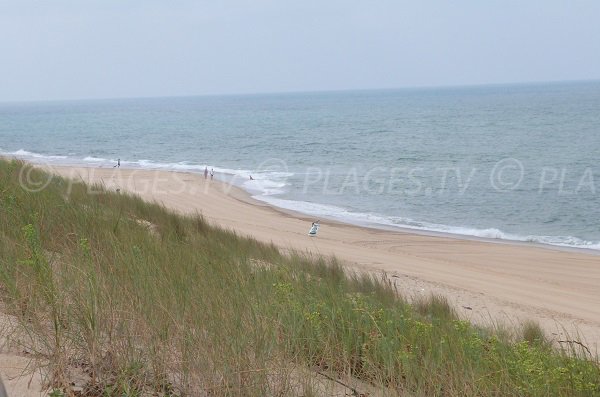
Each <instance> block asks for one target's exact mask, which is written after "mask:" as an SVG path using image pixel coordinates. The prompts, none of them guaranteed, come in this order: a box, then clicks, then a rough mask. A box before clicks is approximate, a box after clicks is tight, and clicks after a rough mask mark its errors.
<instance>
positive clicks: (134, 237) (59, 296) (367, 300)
mask: <svg viewBox="0 0 600 397" xmlns="http://www.w3.org/2000/svg"><path fill="white" fill-rule="evenodd" d="M25 174H26V175H27V177H28V183H31V182H35V181H36V180H39V181H45V180H47V178H48V176H47V175H46V174H44V173H43V172H41V171H37V170H31V169H29V166H27V165H25V164H23V163H21V162H17V161H10V162H9V161H0V293H1V294H2V295H1V297H0V299H2V301H3V302H4V304H5V307H6V308H7V309H6V310H8V311H9V312H10V314H12V315H14V316H16V318H18V319H19V320H20V321H19V323H20V326H21V327H22V328H23V330H24V331H26V332H25V335H27V337H21V343H23V344H24V346H25V347H26V348H27V349H28V350H29V351H31V352H32V353H34V355H35V357H37V358H39V362H40V364H41V365H46V366H47V371H46V373H47V374H48V387H49V388H53V389H54V392H55V395H62V394H63V393H64V395H85V396H145V395H160V396H203V395H207V396H208V395H210V396H226V395H227V396H288V395H290V396H291V395H298V396H301V395H306V396H308V395H319V394H318V393H317V392H315V391H314V389H313V387H312V386H311V382H310V379H309V376H308V375H306V374H310V373H313V374H316V373H318V372H321V373H323V374H327V375H328V376H330V377H333V378H335V377H336V376H338V375H339V376H341V377H345V378H348V377H349V378H353V379H357V380H360V381H361V382H363V384H365V385H369V387H370V388H371V390H376V391H377V392H378V393H379V394H381V395H402V396H600V369H599V366H598V358H597V357H593V356H591V355H590V354H589V353H588V352H587V351H585V350H584V349H580V348H579V347H578V346H577V345H572V346H571V348H570V350H569V351H561V350H557V349H554V348H553V347H552V346H551V345H550V344H549V343H547V341H546V340H545V337H544V335H543V333H542V332H540V330H539V328H536V326H535V325H533V324H527V325H526V326H525V327H524V329H523V331H522V332H515V334H519V335H521V336H520V337H519V338H516V339H514V338H513V339H510V338H506V337H501V336H499V335H494V334H493V333H492V332H490V331H486V330H483V329H480V328H477V327H475V326H473V325H471V324H469V323H468V322H466V321H463V320H461V319H459V318H458V317H457V316H456V314H455V313H454V311H453V310H452V309H451V308H450V306H449V305H448V304H447V302H446V301H445V299H444V298H442V297H431V298H429V299H425V300H423V301H419V302H415V304H414V305H409V304H408V303H407V302H406V301H404V300H402V299H401V298H400V296H399V293H398V291H396V289H395V288H394V286H393V285H392V284H390V283H389V282H388V281H386V279H383V278H381V279H378V278H377V277H374V276H369V275H360V276H359V275H354V274H348V273H347V272H345V271H344V270H343V269H342V267H341V266H340V264H339V263H337V262H336V260H335V259H333V258H309V257H307V256H304V255H300V254H295V253H292V254H287V253H286V254H283V253H281V252H280V251H279V250H278V249H277V248H276V247H275V246H273V245H268V244H263V243H259V242H257V241H255V240H252V239H248V238H243V237H240V236H238V235H236V234H235V233H233V232H231V231H226V230H223V229H219V228H217V227H214V226H211V225H209V224H208V223H207V222H206V221H205V220H204V219H203V218H202V217H201V216H193V217H183V216H179V215H176V214H173V213H171V212H169V211H168V210H166V209H165V208H162V207H160V206H158V205H154V204H149V203H146V202H144V201H142V200H141V199H139V198H137V197H132V196H129V195H124V194H117V193H112V192H101V193H99V192H98V191H99V190H100V189H98V187H96V188H94V189H93V191H94V193H90V191H89V189H88V187H87V186H86V185H84V184H80V183H76V184H71V183H70V182H67V181H65V180H63V179H60V178H54V179H53V180H52V181H51V182H50V183H49V184H48V186H47V187H45V188H44V189H42V190H41V191H39V192H30V191H28V190H26V189H23V188H22V187H21V186H20V180H23V175H25ZM400 292H401V291H400ZM76 373H79V374H80V378H81V375H82V374H83V376H84V378H85V379H86V381H85V382H83V384H81V385H76V386H79V388H77V387H75V388H74V387H73V385H72V384H71V382H72V379H73V377H74V374H76ZM359 393H360V391H358V390H353V389H348V390H347V394H348V395H359Z"/></svg>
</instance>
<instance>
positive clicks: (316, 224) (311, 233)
mask: <svg viewBox="0 0 600 397" xmlns="http://www.w3.org/2000/svg"><path fill="white" fill-rule="evenodd" d="M319 222H321V221H316V222H313V223H312V225H311V227H310V230H309V231H308V235H309V236H310V237H315V236H316V235H317V232H318V231H319V226H320V225H319Z"/></svg>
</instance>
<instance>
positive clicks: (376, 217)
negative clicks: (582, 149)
mask: <svg viewBox="0 0 600 397" xmlns="http://www.w3.org/2000/svg"><path fill="white" fill-rule="evenodd" d="M253 197H254V198H256V199H258V200H261V201H264V202H266V203H269V204H271V205H274V206H276V207H280V208H284V209H289V210H293V211H297V212H300V213H304V214H307V215H313V216H316V217H327V218H330V219H335V220H340V221H343V222H348V223H352V224H355V225H359V226H372V227H373V226H374V227H377V226H385V227H396V228H402V229H413V230H419V231H424V232H438V233H447V234H453V235H461V236H469V237H479V238H486V239H497V240H506V241H522V242H534V243H540V244H546V245H554V246H560V247H570V248H584V249H591V250H600V242H598V241H587V240H583V239H580V238H578V237H573V236H535V235H518V234H511V233H506V232H503V231H502V230H500V229H496V228H488V229H478V228H471V227H463V226H448V225H443V224H436V223H429V222H418V221H415V220H413V219H410V218H402V217H390V216H385V215H380V214H373V213H363V212H354V211H350V210H348V209H346V208H342V207H338V206H334V205H326V204H318V203H310V202H305V201H296V200H286V199H281V198H276V197H272V196H268V195H255V196H253Z"/></svg>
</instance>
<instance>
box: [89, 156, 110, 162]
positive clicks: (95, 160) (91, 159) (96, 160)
mask: <svg viewBox="0 0 600 397" xmlns="http://www.w3.org/2000/svg"><path fill="white" fill-rule="evenodd" d="M83 161H85V162H89V163H106V162H109V161H110V160H108V159H103V158H102V157H94V156H87V157H84V158H83Z"/></svg>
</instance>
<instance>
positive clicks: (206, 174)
mask: <svg viewBox="0 0 600 397" xmlns="http://www.w3.org/2000/svg"><path fill="white" fill-rule="evenodd" d="M206 178H208V167H204V179H206Z"/></svg>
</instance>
